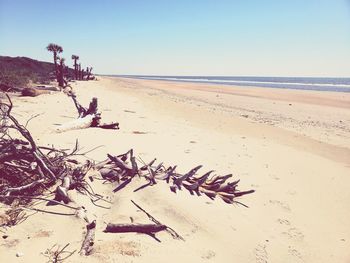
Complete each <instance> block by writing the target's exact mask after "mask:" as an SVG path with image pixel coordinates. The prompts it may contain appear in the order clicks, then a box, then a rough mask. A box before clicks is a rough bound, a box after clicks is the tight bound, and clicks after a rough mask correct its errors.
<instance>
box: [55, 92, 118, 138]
mask: <svg viewBox="0 0 350 263" xmlns="http://www.w3.org/2000/svg"><path fill="white" fill-rule="evenodd" d="M67 94H68V96H69V97H71V98H72V100H73V102H74V105H75V107H76V109H77V111H78V118H77V119H76V120H73V121H71V122H68V123H65V124H63V125H61V126H59V127H58V128H57V131H58V132H64V131H69V130H76V129H85V128H89V127H96V128H102V129H112V130H118V129H119V123H118V122H111V123H102V122H101V113H100V112H98V108H97V105H98V103H97V98H92V100H91V102H90V104H89V107H87V108H85V107H83V106H81V105H80V103H79V102H78V100H77V98H76V95H75V94H74V92H73V91H71V92H68V93H67Z"/></svg>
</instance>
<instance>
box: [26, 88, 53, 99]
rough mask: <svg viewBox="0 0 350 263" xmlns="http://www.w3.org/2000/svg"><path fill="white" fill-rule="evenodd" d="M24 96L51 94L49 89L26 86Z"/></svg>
mask: <svg viewBox="0 0 350 263" xmlns="http://www.w3.org/2000/svg"><path fill="white" fill-rule="evenodd" d="M21 93H22V96H27V97H36V96H39V95H42V94H50V91H48V90H42V89H36V88H24V89H23V90H22V91H21Z"/></svg>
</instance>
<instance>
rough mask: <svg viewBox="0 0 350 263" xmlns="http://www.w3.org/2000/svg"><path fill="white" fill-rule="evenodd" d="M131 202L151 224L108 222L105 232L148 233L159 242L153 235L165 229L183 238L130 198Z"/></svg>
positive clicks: (172, 234) (177, 237)
mask: <svg viewBox="0 0 350 263" xmlns="http://www.w3.org/2000/svg"><path fill="white" fill-rule="evenodd" d="M131 202H132V203H133V204H134V205H135V206H136V207H137V208H138V209H140V211H142V212H143V213H145V214H146V215H147V217H148V218H149V219H150V220H151V221H152V222H153V224H137V223H134V222H133V220H132V223H131V224H113V223H108V224H107V226H106V229H105V230H104V232H105V233H130V232H134V233H142V234H146V235H149V236H151V237H153V238H154V239H155V240H157V241H158V242H160V240H159V239H158V238H157V237H156V236H155V234H156V233H157V232H160V231H167V232H168V233H169V234H171V236H172V237H173V238H174V239H181V240H184V239H183V237H182V236H180V235H179V234H178V233H176V231H175V230H174V229H172V228H171V227H169V226H167V225H164V224H162V223H160V222H159V221H158V220H157V219H155V218H154V217H153V216H152V215H151V214H149V213H148V212H146V210H144V209H143V208H142V207H140V206H139V205H138V204H136V203H135V202H134V201H132V200H131Z"/></svg>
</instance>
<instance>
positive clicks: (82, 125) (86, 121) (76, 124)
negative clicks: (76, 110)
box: [56, 115, 95, 132]
mask: <svg viewBox="0 0 350 263" xmlns="http://www.w3.org/2000/svg"><path fill="white" fill-rule="evenodd" d="M94 118H95V117H94V116H93V115H87V116H85V117H82V118H78V119H76V120H73V121H70V122H67V123H65V124H63V125H61V126H59V127H58V128H57V129H56V131H57V132H66V131H71V130H79V129H86V128H89V127H91V125H92V122H93V120H94Z"/></svg>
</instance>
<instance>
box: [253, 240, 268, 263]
mask: <svg viewBox="0 0 350 263" xmlns="http://www.w3.org/2000/svg"><path fill="white" fill-rule="evenodd" d="M254 254H255V261H256V262H257V263H267V262H268V259H269V258H268V255H267V251H266V246H265V245H261V244H259V245H258V246H257V247H256V248H255V249H254Z"/></svg>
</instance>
